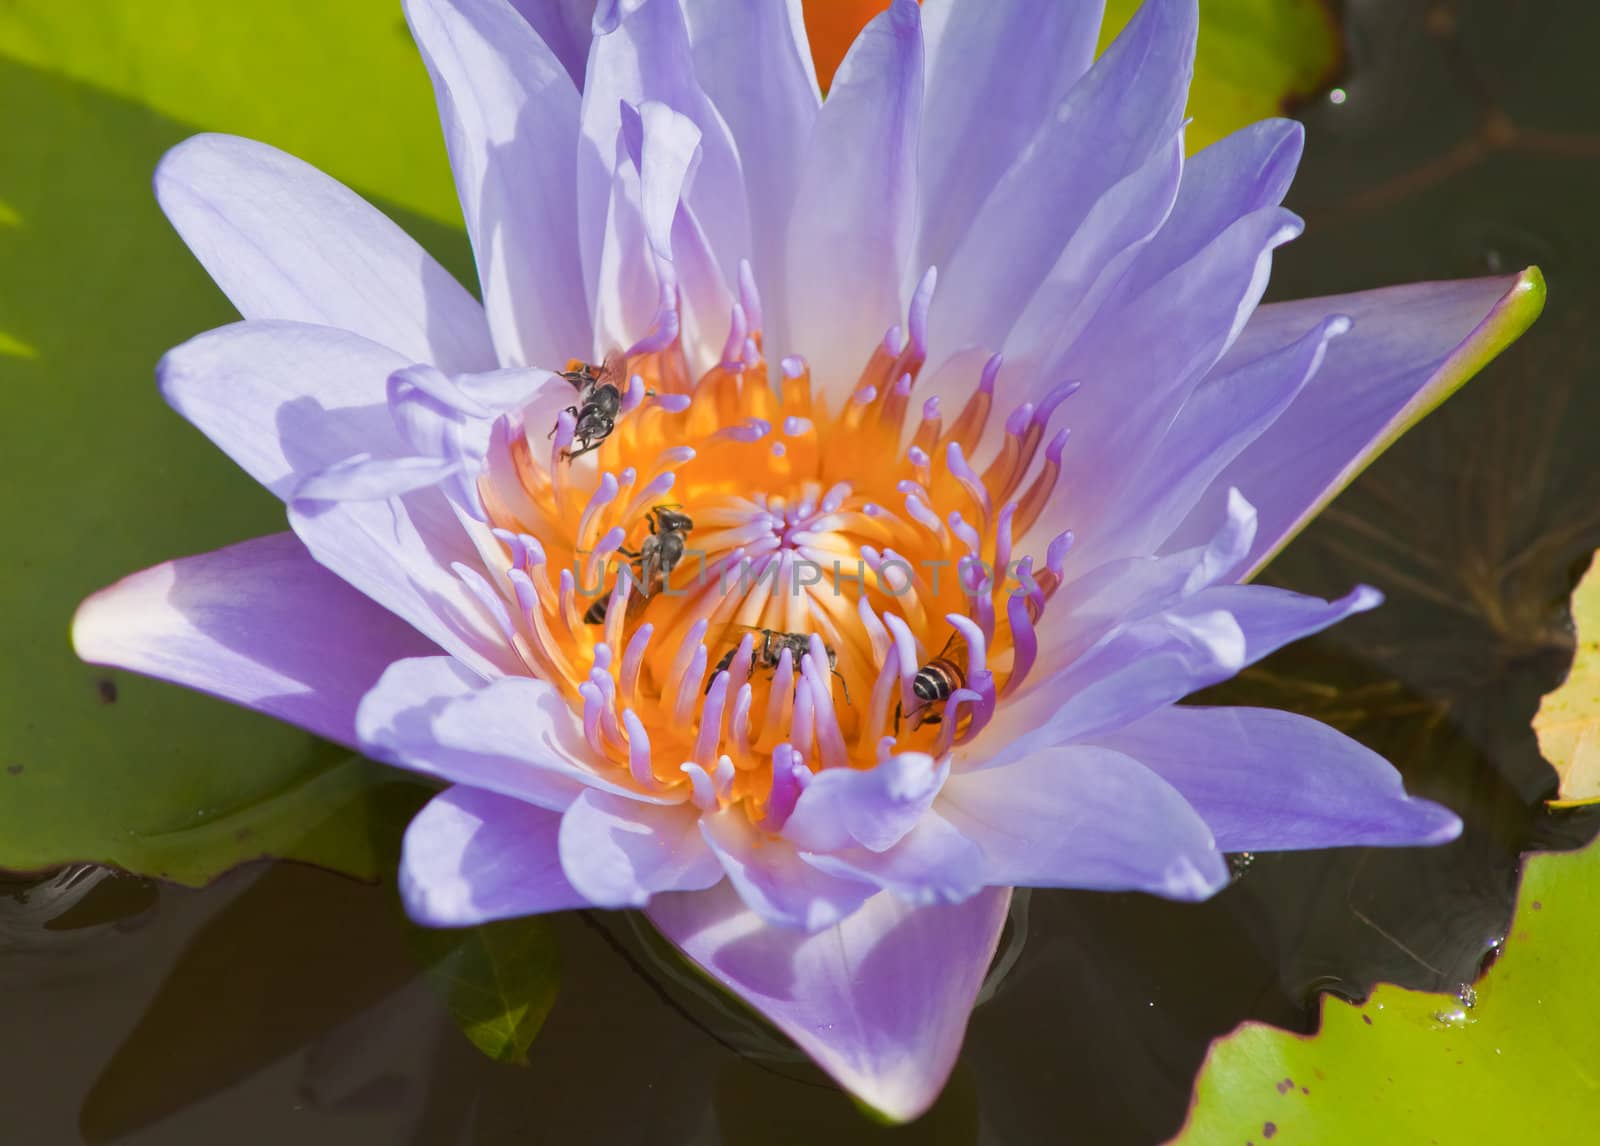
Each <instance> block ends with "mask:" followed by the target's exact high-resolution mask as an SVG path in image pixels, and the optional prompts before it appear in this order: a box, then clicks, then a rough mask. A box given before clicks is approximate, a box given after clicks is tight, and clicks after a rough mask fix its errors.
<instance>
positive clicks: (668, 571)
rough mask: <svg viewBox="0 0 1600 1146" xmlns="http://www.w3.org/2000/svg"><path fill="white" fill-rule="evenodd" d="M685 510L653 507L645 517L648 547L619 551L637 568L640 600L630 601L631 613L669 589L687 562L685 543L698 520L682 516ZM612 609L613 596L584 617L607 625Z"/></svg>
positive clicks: (600, 599) (635, 575)
mask: <svg viewBox="0 0 1600 1146" xmlns="http://www.w3.org/2000/svg"><path fill="white" fill-rule="evenodd" d="M682 509H683V506H681V505H676V504H663V505H657V506H653V507H652V508H651V510H650V512H649V513H648V514H646V515H645V523H646V524H647V525H648V526H649V527H650V535H649V536H648V537H646V538H645V539H644V543H643V544H642V545H640V546H639V548H638V549H623V548H621V547H618V549H617V552H618V553H620V554H622V555H623V556H624V557H626V558H628V560H629V562H630V563H631V564H632V565H633V567H634V573H633V574H632V576H633V578H634V584H635V585H637V586H638V588H639V591H640V592H639V595H638V596H637V597H630V598H629V608H630V610H631V609H633V608H642V607H643V605H644V601H645V598H647V597H649V596H650V594H651V593H653V592H654V591H655V590H656V589H657V588H661V587H665V585H666V584H667V578H668V577H670V576H672V571H673V570H674V569H676V568H677V567H678V564H679V562H681V561H682V560H683V553H684V539H685V538H686V537H688V536H689V531H690V530H692V529H693V528H694V519H693V518H692V517H690V516H689V515H688V514H687V513H683V512H681V510H682ZM635 602H637V604H635ZM610 607H611V594H610V593H606V594H604V595H603V596H601V597H598V598H596V599H595V601H594V603H593V604H591V605H590V606H589V608H588V610H587V611H586V612H585V613H584V614H583V620H584V623H585V624H589V625H603V624H605V620H606V612H607V610H609V609H610Z"/></svg>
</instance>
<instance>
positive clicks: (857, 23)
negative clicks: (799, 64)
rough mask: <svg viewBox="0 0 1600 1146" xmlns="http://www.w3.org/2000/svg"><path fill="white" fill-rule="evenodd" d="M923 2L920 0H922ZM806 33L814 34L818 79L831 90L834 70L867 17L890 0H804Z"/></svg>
mask: <svg viewBox="0 0 1600 1146" xmlns="http://www.w3.org/2000/svg"><path fill="white" fill-rule="evenodd" d="M919 2H920V0H919ZM802 3H803V5H804V8H805V13H806V35H807V36H809V37H810V38H811V58H812V60H814V61H815V62H816V65H817V82H818V83H819V84H821V85H822V90H823V91H827V90H828V85H829V84H831V83H833V73H834V72H836V71H838V70H839V63H840V61H842V60H843V59H844V54H845V53H846V52H848V51H849V50H850V45H851V44H852V43H854V42H855V38H856V36H857V34H859V33H860V31H861V29H863V28H865V27H866V26H867V21H868V20H870V19H872V18H873V17H874V16H876V15H877V14H878V13H879V12H882V11H883V10H884V9H885V8H887V7H888V6H889V0H802Z"/></svg>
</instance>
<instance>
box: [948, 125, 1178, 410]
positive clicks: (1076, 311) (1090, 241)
mask: <svg viewBox="0 0 1600 1146" xmlns="http://www.w3.org/2000/svg"><path fill="white" fill-rule="evenodd" d="M1183 170H1184V167H1183V139H1182V136H1181V135H1175V136H1173V137H1172V140H1171V142H1170V143H1169V144H1168V145H1167V146H1165V147H1161V148H1157V149H1156V150H1155V151H1154V152H1152V154H1151V156H1150V158H1149V159H1148V160H1146V161H1145V162H1144V164H1143V165H1141V166H1140V167H1139V168H1137V169H1136V170H1135V171H1133V172H1132V173H1131V174H1129V175H1128V176H1127V177H1126V178H1124V179H1122V180H1121V181H1119V182H1118V183H1116V184H1114V185H1112V187H1111V188H1110V189H1109V190H1107V191H1106V193H1105V194H1104V195H1102V196H1101V197H1100V198H1099V199H1098V200H1097V201H1096V202H1095V204H1094V206H1093V207H1091V208H1090V209H1089V215H1088V217H1087V218H1086V219H1085V220H1084V222H1083V226H1081V227H1079V228H1078V230H1077V231H1075V232H1074V233H1073V235H1072V237H1071V238H1070V239H1069V240H1067V245H1066V246H1065V247H1064V248H1063V249H1062V251H1061V254H1060V257H1058V258H1057V259H1056V261H1055V263H1054V265H1053V266H1051V268H1050V270H1049V273H1048V274H1046V276H1045V279H1044V281H1043V282H1042V283H1040V284H1039V289H1038V290H1036V291H1034V293H1033V296H1032V297H1031V298H1029V299H1028V300H1027V305H1026V306H1024V307H1023V309H1022V311H1021V314H1020V315H1019V316H1018V317H1017V319H1016V325H1015V326H1014V327H1013V328H1011V330H1010V333H1009V334H1007V335H1005V336H1003V340H1002V343H1001V344H1002V345H1004V347H1005V349H1006V362H1007V364H1008V367H1009V372H1010V374H1011V376H1013V377H1015V376H1018V375H1020V377H1021V378H1022V379H1023V380H1024V382H1025V383H1026V385H1027V389H1026V390H1025V391H1024V393H1025V394H1026V395H1027V396H1028V397H1032V398H1037V397H1039V396H1040V395H1042V394H1043V393H1045V392H1046V390H1045V388H1046V387H1048V386H1053V385H1055V384H1057V383H1058V382H1059V379H1058V378H1057V377H1056V376H1055V375H1046V374H1043V373H1041V367H1042V365H1043V364H1044V363H1045V362H1048V361H1051V360H1052V359H1053V358H1054V357H1055V355H1056V354H1057V352H1058V351H1059V350H1060V348H1061V347H1063V346H1067V345H1070V344H1071V343H1072V341H1073V340H1074V339H1076V338H1077V337H1078V336H1079V335H1080V334H1081V333H1082V332H1083V331H1084V330H1085V329H1086V328H1087V327H1088V326H1089V324H1090V323H1092V322H1093V321H1094V320H1095V317H1096V315H1098V313H1099V311H1100V309H1101V307H1102V305H1104V303H1105V300H1106V299H1107V298H1108V297H1110V296H1112V295H1113V294H1114V293H1115V292H1116V291H1117V290H1118V289H1119V288H1120V286H1121V283H1122V281H1123V279H1124V278H1125V276H1126V275H1127V272H1128V268H1129V266H1130V265H1131V264H1132V263H1134V262H1135V261H1136V260H1137V259H1138V257H1139V254H1140V252H1141V251H1143V250H1144V248H1145V247H1146V246H1147V245H1148V244H1149V243H1150V242H1151V241H1152V240H1153V239H1155V238H1156V237H1157V236H1159V235H1160V233H1161V231H1162V229H1163V223H1164V221H1165V220H1166V218H1167V216H1168V213H1169V212H1170V211H1171V210H1172V204H1173V201H1174V199H1175V198H1176V196H1177V194H1178V190H1179V187H1180V186H1181V185H1182V184H1181V180H1182V175H1183ZM969 384H970V383H969Z"/></svg>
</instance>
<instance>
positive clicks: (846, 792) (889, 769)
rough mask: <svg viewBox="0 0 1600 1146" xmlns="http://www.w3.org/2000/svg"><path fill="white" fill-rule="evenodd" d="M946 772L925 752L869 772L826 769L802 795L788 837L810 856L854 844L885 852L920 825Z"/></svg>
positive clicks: (906, 755) (902, 756)
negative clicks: (809, 852)
mask: <svg viewBox="0 0 1600 1146" xmlns="http://www.w3.org/2000/svg"><path fill="white" fill-rule="evenodd" d="M947 772H948V768H947V766H946V765H943V764H940V763H939V762H937V761H935V760H934V758H933V757H932V756H929V755H927V754H926V753H922V752H904V753H901V754H900V755H898V756H892V757H890V758H889V759H887V760H885V761H883V762H882V763H880V764H877V765H875V766H873V767H871V768H867V769H856V768H829V769H825V770H824V771H822V772H820V773H818V774H817V775H816V777H815V778H814V779H812V780H811V782H810V783H809V784H807V785H806V788H805V790H804V791H803V792H801V793H800V799H799V800H798V801H797V802H796V803H795V806H794V811H793V812H792V813H791V814H790V816H789V819H788V821H787V822H786V823H785V824H784V827H783V834H784V837H785V838H786V839H788V840H790V841H791V842H793V843H794V845H795V846H796V847H798V848H801V849H803V850H805V851H811V852H832V851H838V850H840V849H841V848H847V847H850V846H852V845H860V846H862V847H865V848H869V849H871V850H872V851H877V852H881V851H884V850H886V849H888V848H891V847H893V846H894V845H895V844H896V843H898V842H899V840H900V838H901V837H902V836H904V835H905V834H906V833H907V832H909V831H910V830H911V829H912V828H913V827H915V826H916V823H917V821H918V820H919V819H921V817H922V814H923V812H925V811H927V810H928V808H929V807H930V806H931V805H932V803H933V800H934V797H936V796H937V795H938V794H939V788H940V786H941V785H943V784H944V780H945V776H946V775H947Z"/></svg>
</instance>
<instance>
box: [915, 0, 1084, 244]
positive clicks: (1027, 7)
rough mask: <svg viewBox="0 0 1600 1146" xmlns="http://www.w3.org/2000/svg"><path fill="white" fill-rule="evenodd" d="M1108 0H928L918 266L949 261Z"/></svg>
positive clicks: (1055, 94) (1059, 89)
mask: <svg viewBox="0 0 1600 1146" xmlns="http://www.w3.org/2000/svg"><path fill="white" fill-rule="evenodd" d="M1103 7H1104V4H1103V2H1102V0H1076V2H1074V3H1070V4H1040V3H1038V0H938V2H935V0H929V2H928V3H927V4H925V6H924V8H923V24H924V28H925V32H924V35H925V37H926V39H927V44H928V81H927V83H928V98H927V115H926V119H925V123H924V126H923V131H922V141H921V146H920V149H919V160H918V166H919V168H920V172H919V173H920V177H921V194H920V201H921V204H922V207H921V216H922V217H921V220H920V230H919V233H918V237H917V256H916V258H915V260H914V261H913V264H912V265H913V266H914V267H932V266H942V265H944V263H945V262H946V260H948V258H949V257H950V254H951V252H952V251H953V250H954V249H955V247H956V245H957V243H959V242H960V240H961V237H962V235H964V234H965V233H966V231H967V229H968V227H970V226H971V225H972V220H973V216H974V215H976V214H977V211H978V208H979V207H980V206H981V205H982V204H983V201H984V199H985V198H986V197H987V196H988V194H989V192H990V191H992V190H993V189H994V185H995V184H996V183H997V182H999V180H1000V177H1001V176H1002V175H1004V174H1005V172H1006V169H1007V168H1008V167H1010V166H1011V162H1012V160H1014V159H1015V158H1016V157H1017V156H1018V155H1019V154H1021V152H1022V150H1023V148H1024V147H1025V146H1026V145H1027V143H1028V141H1029V139H1030V138H1032V137H1033V135H1034V133H1035V132H1036V131H1037V130H1038V128H1039V126H1040V125H1041V124H1042V123H1043V122H1044V120H1045V118H1046V117H1047V116H1050V115H1053V114H1055V111H1056V108H1057V106H1058V105H1059V104H1060V102H1061V100H1062V98H1063V97H1064V96H1065V95H1066V93H1067V91H1068V90H1069V89H1070V88H1071V87H1072V85H1073V84H1075V83H1077V82H1078V79H1079V77H1081V76H1082V75H1083V73H1084V72H1086V71H1087V70H1088V68H1089V64H1090V62H1091V61H1092V60H1093V59H1094V51H1095V40H1096V37H1097V36H1098V35H1099V32H1100V17H1101V12H1102V9H1103Z"/></svg>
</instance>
